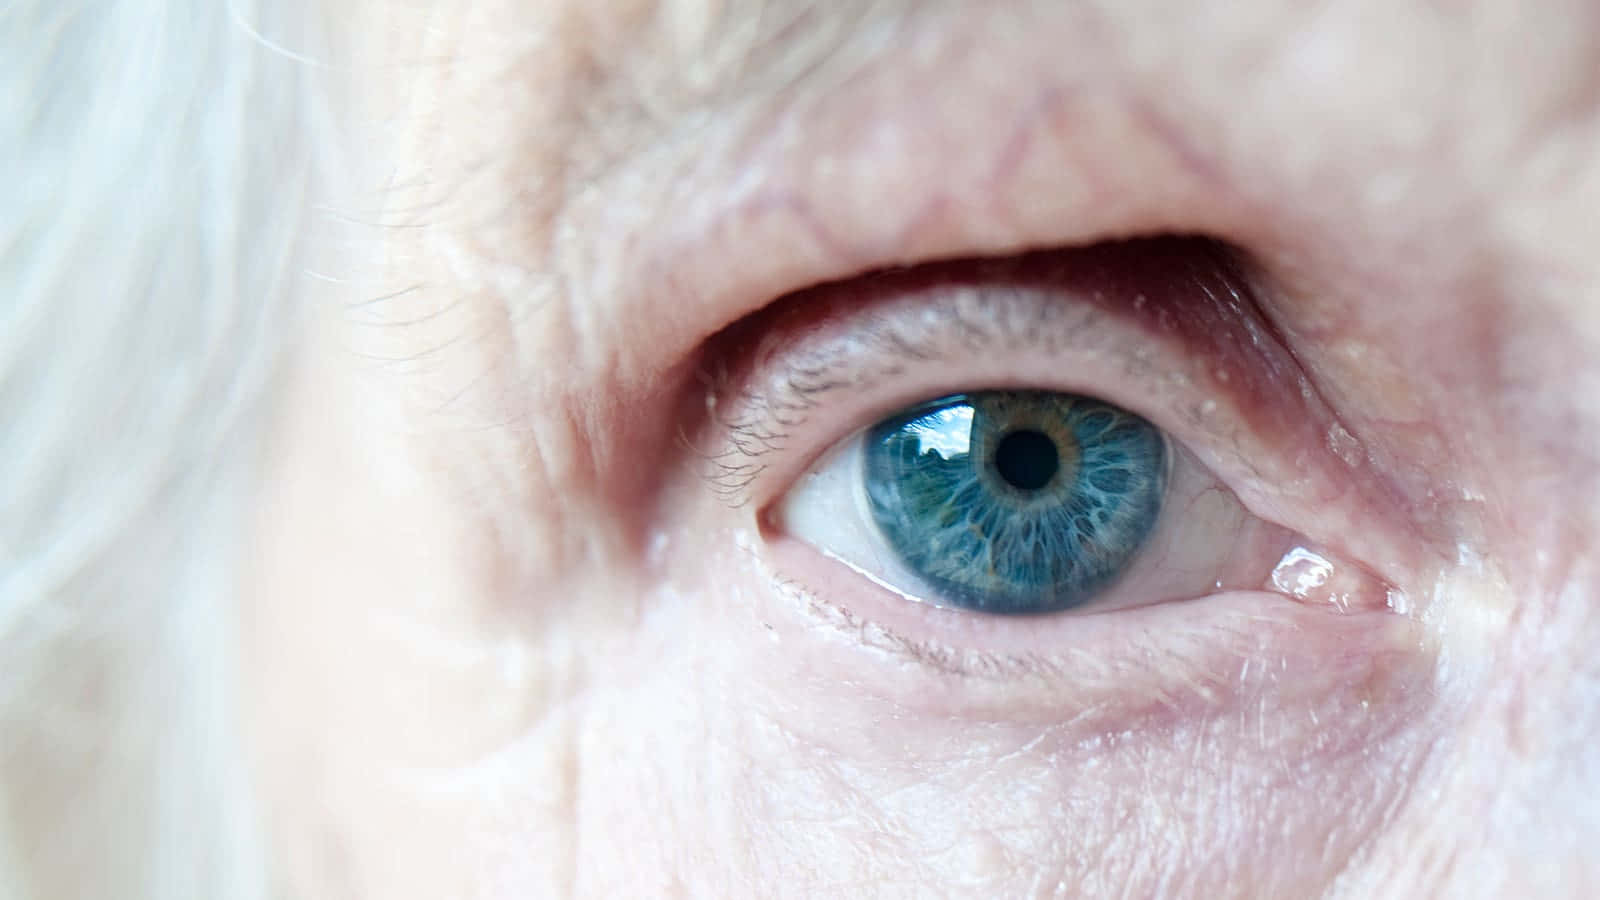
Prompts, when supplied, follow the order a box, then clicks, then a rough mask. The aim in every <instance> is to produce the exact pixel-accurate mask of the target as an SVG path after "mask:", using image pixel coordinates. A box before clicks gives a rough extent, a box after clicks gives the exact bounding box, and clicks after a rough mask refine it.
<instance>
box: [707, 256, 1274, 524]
mask: <svg viewBox="0 0 1600 900" xmlns="http://www.w3.org/2000/svg"><path fill="white" fill-rule="evenodd" d="M1043 260H1045V257H1042V256H1040V257H1036V258H1035V259H1034V260H1032V261H1031V262H1033V263H1038V262H1040V261H1043ZM951 267H957V268H958V271H959V272H960V275H959V277H958V278H956V279H954V283H953V284H952V283H949V282H948V281H947V280H946V279H947V278H948V276H949V275H950V274H951V272H950V268H951ZM1039 268H1043V267H1041V266H1038V265H1033V266H1029V265H1026V264H1025V265H1023V266H1020V267H1012V266H1008V265H1006V264H1005V263H1002V262H995V261H979V262H975V263H955V264H949V265H948V266H940V265H935V266H931V267H924V268H923V269H919V270H916V271H912V272H894V273H888V274H886V275H879V276H871V277H868V278H865V279H861V280H859V281H858V282H852V283H849V284H848V285H845V286H843V287H842V288H841V287H834V286H825V287H824V288H821V289H818V290H813V291H806V292H802V293H801V294H799V295H796V296H793V297H790V298H787V299H786V300H784V301H780V305H779V307H778V308H777V309H774V310H768V311H765V312H764V314H763V316H764V319H765V320H764V321H758V322H755V323H752V324H750V325H748V326H747V327H749V328H751V329H758V330H759V339H758V340H755V341H751V342H744V343H743V347H742V349H743V353H742V358H739V359H735V360H733V361H732V363H731V365H730V366H729V368H728V369H726V370H724V371H723V372H722V373H721V374H720V375H719V377H718V378H716V379H713V381H712V385H711V394H710V395H709V397H710V400H709V405H710V406H711V407H712V408H713V410H714V412H715V416H714V421H715V424H716V426H717V429H718V431H719V432H720V434H719V435H716V436H715V437H714V439H713V440H714V443H713V444H712V446H714V447H716V448H717V449H716V450H715V451H714V452H713V453H712V454H710V459H711V461H712V464H713V472H712V480H713V484H714V485H715V486H717V487H718V488H719V489H720V490H722V492H723V493H725V494H726V495H727V496H729V497H730V498H732V499H735V500H740V499H743V498H742V497H740V492H741V490H742V488H743V487H744V486H745V483H746V482H747V481H748V480H749V479H750V478H751V476H752V475H753V474H754V473H755V470H759V469H761V468H764V464H762V463H761V461H760V460H761V458H762V457H763V456H765V455H767V454H768V453H770V452H773V451H775V450H779V449H782V448H784V447H785V446H786V445H787V442H788V441H789V440H790V438H791V436H792V434H793V433H794V432H795V431H796V430H797V429H800V428H803V427H805V426H806V424H807V421H808V419H809V418H810V416H811V415H812V414H813V412H814V411H815V410H816V409H817V408H818V407H820V406H821V405H822V404H824V403H826V402H830V396H829V395H831V394H835V393H838V392H840V391H846V390H848V391H852V392H855V393H858V394H876V393H881V392H883V389H884V385H885V384H888V383H892V382H893V381H894V380H895V379H897V378H898V377H900V376H902V375H903V374H904V373H905V372H906V371H907V370H908V369H911V368H915V367H916V366H917V365H919V364H926V363H928V362H931V361H939V360H949V359H951V358H952V357H954V356H957V355H959V354H967V353H970V354H974V355H975V357H976V356H981V355H982V354H1001V353H1011V354H1015V353H1016V352H1017V350H1018V349H1019V348H1026V350H1027V351H1028V352H1029V353H1030V354H1032V355H1035V356H1068V355H1074V354H1076V355H1077V356H1078V358H1079V359H1080V361H1081V359H1082V356H1083V355H1084V354H1094V355H1095V356H1096V357H1099V358H1102V359H1105V358H1110V359H1112V360H1114V362H1115V365H1116V366H1117V368H1118V369H1119V376H1123V377H1127V378H1130V379H1134V380H1137V381H1138V382H1139V384H1140V385H1141V389H1142V392H1143V393H1144V394H1145V395H1146V397H1151V396H1153V395H1154V394H1156V393H1157V392H1158V391H1159V390H1166V389H1167V388H1169V387H1170V386H1172V385H1178V386H1180V388H1181V390H1180V391H1179V392H1180V393H1189V394H1192V393H1194V391H1193V390H1192V389H1191V388H1192V387H1193V382H1194V381H1195V380H1196V378H1198V377H1201V376H1199V375H1198V373H1196V372H1194V371H1193V369H1194V366H1195V364H1196V363H1197V362H1207V361H1205V360H1197V359H1196V358H1195V357H1196V356H1198V355H1200V354H1197V353H1195V352H1193V348H1189V350H1184V351H1180V350H1178V349H1174V348H1171V347H1163V346H1162V345H1166V344H1172V343H1174V342H1175V341H1174V337H1173V335H1170V334H1169V335H1159V334H1156V333H1153V330H1152V328H1151V324H1150V322H1140V321H1139V319H1140V318H1141V317H1142V318H1149V319H1151V322H1155V321H1169V319H1168V318H1167V314H1166V312H1165V311H1164V310H1162V309H1160V308H1158V307H1157V306H1156V305H1155V304H1156V303H1157V302H1159V300H1154V299H1153V300H1152V301H1151V304H1152V305H1151V306H1150V308H1148V309H1137V308H1126V307H1124V306H1119V304H1118V302H1117V301H1119V300H1120V299H1122V298H1111V297H1107V296H1104V295H1101V296H1099V297H1096V298H1089V297H1086V296H1082V295H1080V296H1078V298H1077V301H1076V302H1075V301H1074V300H1073V299H1072V298H1071V297H1070V296H1065V295H1069V294H1073V293H1076V292H1074V291H1073V290H1072V289H1071V287H1069V286H1061V285H1056V284H1051V283H1050V282H1049V280H1048V279H1047V278H1041V277H1040V275H1039V272H1038V269H1039ZM1045 274H1046V275H1048V274H1049V273H1048V271H1046V273H1045ZM989 278H993V279H995V280H994V281H986V280H985V279H989ZM1085 300H1091V301H1092V302H1083V301H1085ZM742 338H743V335H742V334H741V335H739V336H738V337H736V338H735V339H734V340H733V341H731V343H734V344H740V343H741V340H742ZM1231 381H1232V384H1231V386H1233V387H1243V386H1245V385H1246V384H1247V383H1248V382H1247V379H1245V378H1244V377H1242V376H1241V377H1238V378H1235V379H1232V380H1231ZM995 386H999V385H976V384H972V383H970V382H962V383H960V384H953V385H949V387H951V388H952V389H973V388H979V387H995ZM1014 386H1033V387H1048V388H1052V389H1054V388H1060V387H1062V386H1063V385H1061V384H1059V383H1051V382H1048V381H1045V382H1040V383H1034V382H1033V381H1030V382H1028V383H1026V384H1018V385H1014ZM1078 387H1082V388H1089V389H1096V388H1098V390H1099V392H1100V393H1105V392H1106V386H1105V385H1095V384H1084V385H1078ZM1229 387H1230V385H1224V386H1223V389H1222V390H1221V391H1219V392H1218V395H1217V396H1227V395H1228V388H1229ZM902 399H904V400H906V401H908V402H909V401H911V400H916V399H925V398H921V397H906V398H902ZM1110 399H1115V400H1117V401H1118V402H1119V403H1121V404H1122V405H1126V406H1129V407H1130V408H1134V409H1135V411H1138V412H1142V413H1144V414H1146V415H1147V417H1148V418H1151V419H1152V420H1159V419H1167V420H1170V418H1171V415H1172V412H1171V410H1170V409H1165V408H1163V409H1149V408H1146V409H1143V410H1141V409H1138V404H1137V403H1136V402H1130V401H1133V400H1134V399H1135V398H1132V397H1128V396H1123V397H1115V398H1110ZM886 402H887V401H886ZM1235 405H1236V404H1233V403H1231V402H1230V403H1226V404H1218V403H1217V402H1216V401H1215V400H1214V399H1213V400H1212V402H1211V403H1209V404H1204V403H1201V404H1197V409H1196V410H1193V412H1194V413H1195V415H1199V416H1206V415H1215V414H1219V413H1220V414H1224V417H1226V415H1225V414H1226V413H1227V412H1228V407H1231V406H1235ZM1202 406H1210V407H1211V409H1210V410H1209V411H1207V410H1204V409H1201V408H1199V407H1202ZM882 411H883V412H888V411H890V410H889V408H887V407H886V408H884V409H883V410H882ZM857 424H859V425H863V426H864V425H865V424H867V423H866V422H861V423H857ZM1157 424H1162V422H1160V421H1158V422H1157ZM1223 430H1224V431H1227V430H1232V428H1231V426H1229V427H1227V428H1224V429H1223ZM838 436H839V437H842V436H843V435H838Z"/></svg>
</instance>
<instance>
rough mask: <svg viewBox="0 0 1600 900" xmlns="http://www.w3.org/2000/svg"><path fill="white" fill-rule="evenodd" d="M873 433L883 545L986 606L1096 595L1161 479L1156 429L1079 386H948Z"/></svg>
mask: <svg viewBox="0 0 1600 900" xmlns="http://www.w3.org/2000/svg"><path fill="white" fill-rule="evenodd" d="M865 441H866V445H865V448H864V453H863V471H862V478H863V482H864V488H865V495H866V498H867V505H868V507H869V508H870V509H871V511H872V517H873V520H874V522H875V523H876V524H877V526H878V528H879V529H880V530H881V532H882V533H883V536H884V538H885V540H886V541H887V543H888V545H889V546H890V547H891V548H892V549H893V550H894V552H895V553H896V554H898V555H899V557H900V559H901V561H902V562H904V563H905V565H906V566H907V567H908V568H909V569H910V571H911V572H912V573H913V574H914V575H916V576H917V577H919V578H921V579H922V580H924V581H925V582H927V584H928V585H929V586H930V587H931V588H933V589H934V590H936V591H937V592H938V593H939V595H940V599H942V600H943V601H945V602H947V603H949V604H951V605H954V606H959V607H963V608H967V609H973V610H979V611H983V612H993V613H1013V614H1025V613H1046V612H1055V611H1058V610H1063V609H1069V608H1072V607H1075V606H1081V605H1083V604H1085V603H1087V602H1089V601H1091V600H1093V599H1094V597H1095V595H1096V594H1097V593H1099V592H1100V591H1101V590H1102V589H1104V588H1105V587H1107V586H1108V585H1110V584H1111V583H1112V582H1113V581H1115V580H1116V578H1117V577H1118V576H1119V575H1121V574H1122V572H1123V571H1124V570H1125V569H1126V568H1127V567H1128V565H1129V564H1130V563H1131V561H1132V560H1133V558H1134V556H1135V554H1136V553H1137V551H1138V549H1139V547H1140V546H1141V545H1142V544H1143V543H1144V540H1145V538H1146V537H1147V536H1148V535H1149V534H1150V531H1151V530H1152V528H1153V527H1154V525H1155V523H1156V519H1157V517H1158V515H1159V513H1160V510H1161V501H1162V495H1163V493H1164V490H1165V486H1166V472H1167V465H1166V452H1167V451H1166V442H1165V440H1164V439H1163V438H1162V435H1161V432H1160V431H1159V430H1158V429H1157V428H1155V426H1153V425H1151V424H1150V423H1149V422H1146V421H1145V420H1144V419H1142V418H1140V417H1139V416H1136V415H1134V414H1133V413H1131V412H1128V411H1127V410H1124V409H1121V408H1119V407H1116V406H1112V405H1110V404H1108V403H1104V402H1102V401H1099V400H1096V399H1093V398H1091V397H1083V396H1079V395H1075V394H1063V393H1055V392H1051V391H982V392H976V393H970V394H957V395H952V396H948V397H943V398H940V399H938V400H933V401H931V402H928V403H924V404H919V405H917V406H915V407H912V408H910V409H908V410H905V411H903V412H901V413H898V414H896V415H894V416H891V417H889V418H888V419H885V420H884V421H882V422H880V423H878V424H877V425H875V426H873V427H872V428H871V429H869V430H868V432H867V434H866V438H865Z"/></svg>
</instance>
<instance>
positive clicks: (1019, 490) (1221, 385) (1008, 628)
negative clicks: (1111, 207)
mask: <svg viewBox="0 0 1600 900" xmlns="http://www.w3.org/2000/svg"><path fill="white" fill-rule="evenodd" d="M1241 278H1242V276H1241V274H1240V272H1239V270H1238V269H1236V268H1234V267H1233V265H1232V264H1231V263H1230V262H1229V260H1228V259H1227V258H1226V257H1225V256H1221V255H1219V251H1217V250H1216V248H1214V247H1206V246H1205V245H1202V244H1199V243H1197V242H1188V241H1178V240H1158V241H1141V242H1132V243H1129V244H1122V245H1116V246H1111V247H1105V248H1092V249H1089V250H1085V251H1068V252H1064V253H1050V254H1034V255H1029V256H1026V257H1021V258H1017V259H1013V260H1008V261H1003V262H997V261H980V262H954V263H942V264H936V265H933V266H929V267H922V268H919V269H916V270H905V271H900V272H894V273H887V274H880V275H877V276H872V277H868V278H866V279H861V280H858V281H856V282H852V283H849V284H843V285H838V286H827V287H824V288H822V289H818V290H815V291H810V292H806V293H805V294H804V295H803V296H799V297H796V298H792V299H791V300H790V301H788V303H787V305H785V306H783V307H782V308H779V309H778V310H776V311H775V312H774V313H773V314H772V316H771V318H770V319H769V320H767V321H765V322H762V323H759V325H757V326H754V327H757V328H760V329H763V338H762V339H761V340H755V341H751V340H749V339H748V336H742V337H741V340H742V341H743V344H742V345H743V346H744V347H746V348H747V350H749V352H747V354H746V355H745V357H744V358H743V359H742V360H741V363H740V366H739V370H740V372H741V377H743V378H744V381H743V382H741V385H742V389H741V390H740V391H739V392H737V394H736V395H735V396H734V397H733V399H732V400H731V401H729V402H728V404H727V405H728V407H729V408H728V409H725V410H724V411H723V413H724V418H723V422H724V423H725V425H726V426H727V428H728V430H729V433H730V435H731V437H730V439H729V446H728V448H727V449H725V451H724V452H723V454H721V455H720V456H719V457H718V460H717V464H718V466H720V469H719V475H720V477H721V478H722V479H723V483H725V484H728V485H732V486H733V487H734V488H736V489H737V492H739V493H740V495H741V499H748V500H750V501H751V502H752V505H754V506H756V507H757V509H758V511H759V514H760V527H761V533H762V535H763V540H764V543H765V546H766V548H767V554H768V558H769V560H770V566H771V568H772V570H773V571H774V572H775V573H776V574H777V575H778V576H779V577H780V578H781V579H783V580H784V581H785V582H786V583H788V584H791V585H798V586H800V588H801V589H802V590H803V591H804V593H805V594H806V596H808V597H809V598H811V599H812V600H813V602H817V603H825V604H838V605H843V606H846V607H848V608H849V610H850V612H851V615H852V616H853V617H864V618H866V619H869V620H874V621H876V620H878V619H882V620H883V621H885V622H891V623H894V627H896V628H899V629H902V630H904V629H910V630H912V631H917V632H920V633H923V634H933V635H937V637H938V639H939V640H946V641H951V640H953V641H956V642H966V643H967V644H972V645H982V644H985V643H986V642H987V643H995V642H997V641H998V643H1000V644H1004V645H1006V646H1013V647H1014V646H1017V645H1018V644H1019V643H1023V644H1025V643H1026V638H1022V637H1019V635H1020V634H1022V633H1024V632H1028V631H1030V630H1031V631H1037V630H1038V628H1037V626H1030V625H1029V624H1028V623H1030V622H1034V623H1039V622H1045V621H1050V622H1054V621H1055V620H1057V619H1060V618H1063V617H1065V618H1066V619H1081V618H1083V617H1085V616H1090V617H1093V618H1096V619H1101V620H1104V623H1103V624H1104V626H1105V627H1112V625H1111V620H1112V619H1113V618H1114V617H1115V616H1118V615H1124V614H1129V613H1137V612H1144V613H1146V614H1147V615H1146V618H1145V619H1144V620H1142V621H1145V622H1148V621H1149V618H1148V614H1149V613H1152V612H1153V611H1154V610H1155V609H1156V608H1159V607H1163V606H1169V605H1171V604H1173V603H1181V602H1184V601H1196V602H1202V603H1203V602H1204V601H1206V600H1208V599H1209V598H1215V597H1225V598H1227V602H1228V603H1231V604H1232V606H1233V608H1234V609H1237V608H1238V605H1239V603H1240V602H1241V599H1242V598H1248V599H1249V602H1251V603H1253V604H1257V605H1260V604H1273V603H1277V604H1290V605H1293V606H1294V607H1296V608H1298V609H1299V610H1301V611H1305V610H1313V609H1314V610H1318V611H1320V612H1331V613H1336V614H1363V613H1370V614H1377V615H1382V616H1386V617H1392V614H1393V613H1394V612H1395V611H1396V609H1403V608H1404V604H1405V602H1406V601H1405V595H1404V591H1403V587H1402V586H1401V585H1399V584H1398V583H1397V580H1391V579H1390V578H1388V577H1386V574H1385V572H1383V571H1382V570H1383V568H1384V567H1385V563H1389V562H1394V561H1393V560H1392V559H1385V558H1384V557H1383V556H1382V554H1381V552H1379V551H1378V548H1380V547H1382V546H1385V545H1384V544H1383V543H1382V535H1383V534H1384V533H1385V530H1386V528H1387V527H1388V526H1387V523H1388V522H1389V521H1390V515H1389V511H1388V510H1386V509H1384V507H1383V499H1382V492H1381V490H1377V489H1373V488H1372V487H1370V486H1368V485H1365V484H1364V483H1362V482H1363V473H1361V472H1360V471H1359V470H1358V469H1357V468H1354V467H1352V466H1351V465H1350V464H1349V462H1348V460H1347V459H1346V456H1348V454H1347V453H1346V452H1345V451H1347V449H1348V448H1346V447H1344V446H1341V444H1340V440H1341V439H1342V438H1343V437H1345V436H1346V433H1345V432H1344V431H1343V430H1342V428H1341V427H1340V425H1339V423H1338V421H1337V417H1336V416H1335V415H1334V414H1333V413H1332V411H1331V410H1329V409H1327V408H1326V407H1325V406H1324V405H1322V404H1321V403H1320V401H1319V399H1318V396H1317V393H1316V391H1315V390H1314V389H1312V387H1311V386H1310V385H1309V383H1308V381H1307V380H1306V379H1305V378H1304V376H1303V375H1301V374H1300V373H1299V372H1298V371H1297V370H1296V369H1295V367H1294V362H1293V359H1292V357H1291V355H1290V354H1288V353H1287V351H1286V350H1284V349H1283V348H1282V347H1281V346H1280V345H1278V344H1276V343H1275V342H1274V340H1273V338H1272V336H1271V334H1270V329H1269V328H1268V327H1267V326H1266V325H1265V323H1264V322H1263V321H1262V319H1261V318H1260V317H1259V314H1258V312H1257V311H1256V310H1254V309H1252V308H1251V307H1250V306H1249V305H1248V303H1247V302H1246V293H1245V291H1246V290H1247V288H1248V286H1247V285H1245V284H1243V283H1241V282H1240V281H1239V279H1241ZM751 348H753V349H751ZM819 435H820V436H819ZM1357 522H1360V523H1363V524H1364V528H1362V529H1356V528H1352V527H1346V526H1349V525H1352V524H1353V523H1357ZM1398 545H1399V542H1391V543H1390V544H1389V545H1388V546H1398ZM1372 560H1377V563H1376V564H1374V563H1373V562H1372ZM1396 567H1397V568H1398V566H1396ZM918 609H921V610H924V612H922V613H917V612H916V610H918Z"/></svg>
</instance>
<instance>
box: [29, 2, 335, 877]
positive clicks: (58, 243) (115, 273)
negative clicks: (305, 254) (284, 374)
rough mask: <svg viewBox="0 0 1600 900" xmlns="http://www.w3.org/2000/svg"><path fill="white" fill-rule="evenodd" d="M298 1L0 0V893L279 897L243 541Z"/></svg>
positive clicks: (287, 180) (274, 319) (266, 356)
mask: <svg viewBox="0 0 1600 900" xmlns="http://www.w3.org/2000/svg"><path fill="white" fill-rule="evenodd" d="M301 6H302V4H296V3H293V2H287V0H236V2H235V3H234V4H233V5H232V6H231V7H230V5H229V4H227V3H219V2H215V0H9V2H0V172H3V173H4V175H3V180H0V415H3V417H4V418H3V427H0V473H3V475H0V667H3V668H0V672H3V675H0V898H5V900H12V898H17V900H21V898H68V897H117V898H128V900H139V898H158V897H159V898H163V900H166V898H186V897H193V898H208V900H246V898H260V897H265V896H268V895H270V893H271V887H272V886H271V883H270V878H269V876H268V874H267V873H268V868H267V866H266V864H265V853H264V851H263V846H264V842H263V841H262V834H261V828H260V824H259V821H258V819H257V817H256V816H255V815H254V813H253V811H252V803H251V799H250V796H249V795H250V787H249V778H248V774H247V771H246V760H247V756H246V753H245V752H244V747H243V744H242V741H241V740H240V729H239V727H238V723H237V722H236V721H235V720H236V717H237V714H238V711H237V709H236V706H237V704H236V702H235V693H236V684H235V682H236V677H235V675H236V673H235V671H234V666H235V660H234V658H233V652H232V650H233V647H234V645H235V636H234V634H233V627H234V616H235V613H236V587H237V577H236V571H235V569H236V566H235V561H236V556H238V555H239V554H240V552H241V551H242V550H244V549H245V545H244V541H243V540H242V538H243V537H244V536H245V534H246V532H245V530H244V529H245V523H246V519H247V516H248V513H249V509H250V507H251V505H252V503H251V501H252V496H251V494H252V491H253V490H254V480H255V479H254V477H253V475H254V469H255V467H256V463H257V459H256V457H257V444H258V443H259V439H260V437H261V434H262V432H263V426H264V425H265V422H266V419H267V416H268V413H269V412H270V400H271V391H270V386H271V385H272V384H273V383H274V381H275V378H276V371H277V369H278V366H277V364H276V361H277V359H278V357H279V356H280V351H281V349H282V348H283V346H284V344H285V338H286V336H287V335H289V334H290V333H291V331H292V329H293V328H294V327H295V323H296V321H297V320H298V319H299V318H300V317H299V315H298V314H297V312H296V310H295V309H294V306H293V302H292V300H291V297H292V295H293V294H294V293H296V292H297V291H296V290H294V289H295V288H296V287H297V286H296V285H295V283H294V282H295V280H296V278H297V277H298V276H297V273H299V271H300V268H299V267H298V266H297V265H296V264H295V262H294V258H295V256H296V254H297V250H298V245H299V243H300V242H301V240H302V235H303V232H304V229H305V228H306V226H307V224H308V222H307V220H306V216H305V215H304V213H305V211H306V210H307V209H308V208H309V206H308V204H309V196H310V191H311V190H312V187H313V185H314V184H316V183H318V182H319V181H320V178H319V177H317V173H318V172H319V171H320V165H319V163H318V162H317V159H318V158H319V156H320V155H321V149H320V147H319V144H320V143H321V139H320V138H319V135H323V134H326V133H328V129H327V127H326V122H327V121H328V117H327V115H326V112H325V110H326V108H327V107H326V105H325V103H324V99H325V98H324V97H323V94H324V93H325V92H326V90H325V88H326V86H325V85H324V84H323V82H324V81H325V80H326V75H327V74H328V73H327V71H326V70H325V69H322V68H319V66H317V65H316V64H315V63H314V62H311V61H308V60H307V59H306V58H303V57H302V56H301V54H302V53H305V52H307V51H311V50H315V49H317V48H318V47H319V46H320V45H319V44H318V38H319V36H321V35H324V34H325V33H326V29H318V28H315V27H313V26H314V23H313V22H311V21H310V20H309V19H308V18H306V16H305V10H304V9H302V8H301Z"/></svg>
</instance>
